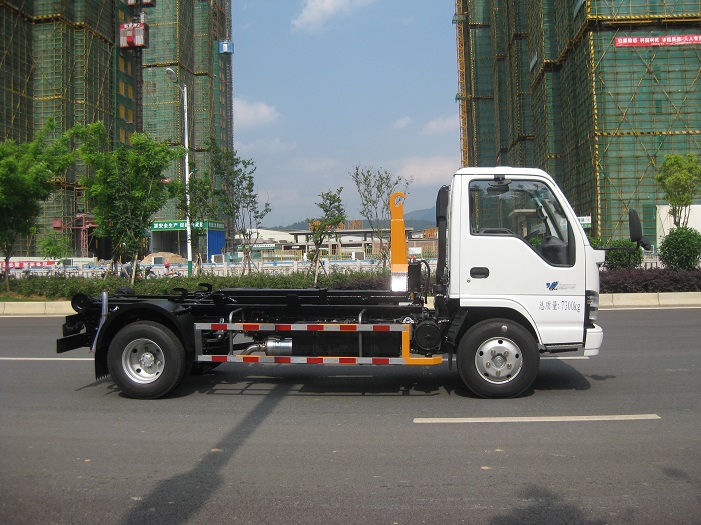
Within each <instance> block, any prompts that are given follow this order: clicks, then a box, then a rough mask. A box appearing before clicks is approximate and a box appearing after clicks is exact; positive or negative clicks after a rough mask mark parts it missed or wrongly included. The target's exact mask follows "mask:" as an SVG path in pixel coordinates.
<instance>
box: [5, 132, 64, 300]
mask: <svg viewBox="0 0 701 525" xmlns="http://www.w3.org/2000/svg"><path fill="white" fill-rule="evenodd" d="M54 132H55V125H54V122H53V120H48V121H47V123H46V125H45V126H44V128H43V129H42V130H41V131H39V132H38V133H37V135H36V137H35V138H34V140H32V141H31V142H27V143H24V144H17V143H16V142H14V141H6V142H3V143H0V251H1V252H2V254H3V256H4V258H5V290H6V291H8V292H9V291H10V272H9V266H10V258H11V257H12V254H13V252H14V249H15V243H16V242H17V240H18V238H19V237H20V236H21V235H29V234H30V233H32V231H34V230H36V228H37V219H38V217H39V215H40V213H41V203H42V202H44V201H45V200H46V199H48V198H49V196H50V195H51V192H52V191H53V189H54V184H53V183H52V179H53V178H54V177H56V176H58V175H60V174H61V173H63V172H64V171H65V170H66V169H68V167H69V166H70V165H71V164H72V163H73V162H74V161H75V156H74V153H73V151H72V150H71V148H70V144H71V132H70V131H67V132H65V133H63V134H61V135H60V136H58V137H57V138H55V139H54V140H53V142H51V143H49V140H48V139H49V135H50V134H53V133H54Z"/></svg>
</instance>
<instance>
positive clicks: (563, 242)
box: [470, 180, 574, 265]
mask: <svg viewBox="0 0 701 525" xmlns="http://www.w3.org/2000/svg"><path fill="white" fill-rule="evenodd" d="M470 233H471V234H473V235H513V236H516V237H519V238H521V239H522V240H524V241H525V242H527V243H528V244H529V246H531V248H533V250H534V251H536V253H538V254H539V255H540V256H541V257H543V258H544V259H546V260H547V261H548V262H549V263H551V264H553V265H572V264H574V250H573V249H571V247H570V243H571V235H570V224H569V221H568V220H567V216H566V215H565V212H564V210H563V209H562V206H561V205H560V202H559V201H558V200H557V198H556V197H555V195H554V194H553V192H552V191H551V189H550V188H549V187H548V186H547V185H546V184H544V183H542V182H538V181H527V180H510V181H508V180H505V181H501V182H497V181H494V180H479V181H472V182H470Z"/></svg>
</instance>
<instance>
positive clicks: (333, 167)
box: [290, 157, 342, 179]
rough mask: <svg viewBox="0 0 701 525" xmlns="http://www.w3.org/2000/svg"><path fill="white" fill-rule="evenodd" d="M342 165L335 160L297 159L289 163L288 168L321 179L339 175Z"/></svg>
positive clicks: (320, 158)
mask: <svg viewBox="0 0 701 525" xmlns="http://www.w3.org/2000/svg"><path fill="white" fill-rule="evenodd" d="M341 166H342V163H341V162H340V161H339V160H337V159H332V158H327V157H317V158H311V157H310V158H299V159H295V160H293V161H291V162H290V167H291V168H292V169H293V170H294V171H298V172H300V173H303V174H311V175H315V176H317V177H320V178H321V179H324V178H327V177H330V176H335V175H336V174H337V173H339V169H340V167H341Z"/></svg>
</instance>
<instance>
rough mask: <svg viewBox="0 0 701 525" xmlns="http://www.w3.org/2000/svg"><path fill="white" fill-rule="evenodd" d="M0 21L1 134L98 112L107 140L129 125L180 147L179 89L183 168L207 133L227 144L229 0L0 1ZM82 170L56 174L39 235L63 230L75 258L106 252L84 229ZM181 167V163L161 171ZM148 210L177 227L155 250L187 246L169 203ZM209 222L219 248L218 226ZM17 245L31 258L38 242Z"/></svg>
mask: <svg viewBox="0 0 701 525" xmlns="http://www.w3.org/2000/svg"><path fill="white" fill-rule="evenodd" d="M0 27H1V29H2V41H1V42H0V140H8V139H11V140H14V141H17V142H27V141H30V140H32V139H33V137H34V133H35V132H36V131H37V130H39V129H41V128H42V127H43V126H44V124H45V123H46V121H47V119H49V118H53V119H54V120H55V122H56V124H57V128H58V129H57V131H58V132H62V131H65V130H67V129H70V128H71V127H72V126H73V125H75V124H84V125H87V124H91V123H93V122H96V121H102V122H103V123H104V124H105V127H106V128H107V131H108V133H109V136H110V137H112V142H113V146H114V147H118V146H120V145H128V144H129V143H130V141H131V136H132V134H133V133H134V132H135V131H146V132H148V133H150V134H151V136H152V137H153V138H154V139H156V140H159V141H165V142H168V143H170V144H173V145H184V144H185V130H184V122H185V118H184V116H185V115H184V102H185V99H184V97H183V96H182V93H183V89H184V88H186V89H187V93H188V100H189V104H188V110H187V115H188V117H189V118H188V131H189V133H188V138H189V141H188V142H189V144H188V146H189V148H188V150H189V158H190V159H191V165H192V166H193V167H197V168H198V169H199V171H200V172H203V171H207V168H208V166H207V163H208V157H207V152H206V148H207V144H208V142H209V141H210V140H214V141H215V143H216V144H217V145H218V146H219V147H221V148H224V149H229V148H232V147H233V117H232V64H231V62H232V51H233V50H232V45H231V36H230V35H231V0H208V1H206V2H205V1H196V0H0ZM167 68H169V69H171V70H173V71H174V72H175V80H176V84H174V83H173V82H171V80H170V79H169V78H168V76H167V75H166V69H167ZM81 169H82V168H81V166H77V167H75V168H74V169H73V170H72V171H70V172H68V173H66V174H65V176H62V177H61V179H60V180H56V181H55V182H56V185H57V191H56V192H55V193H54V194H53V196H52V197H51V199H50V200H49V201H47V202H46V204H45V206H44V213H43V216H42V217H41V218H40V228H39V232H38V235H46V234H49V233H51V232H63V233H70V234H71V236H72V238H73V240H74V248H75V254H76V255H77V256H82V257H87V256H90V257H94V256H97V257H101V258H105V257H108V256H109V255H110V253H109V252H110V248H109V246H107V245H105V244H104V243H103V244H101V240H100V239H96V238H94V236H93V235H92V232H93V230H94V228H95V226H96V225H95V224H94V221H93V220H92V217H91V215H90V210H89V208H88V206H87V203H86V202H85V198H84V195H83V191H82V188H81V187H80V185H79V184H78V180H79V177H80V170H81ZM190 171H192V169H191V170H190ZM184 173H185V172H184V162H183V161H181V162H180V163H179V164H178V165H174V166H172V168H171V173H169V174H168V175H169V176H171V177H172V178H175V177H179V178H181V179H182V178H183V177H184ZM157 219H159V223H158V224H159V225H162V224H172V225H174V226H173V228H163V229H161V230H159V231H158V232H157V233H154V234H153V235H152V241H151V244H152V247H153V245H154V244H158V249H160V250H167V251H176V252H177V251H180V252H184V251H185V234H184V229H185V228H184V226H183V227H182V232H181V231H180V226H181V224H182V221H181V220H182V219H183V217H181V216H180V215H179V212H178V211H177V208H176V206H175V205H174V204H172V205H170V206H168V207H166V208H165V209H164V210H162V211H161V213H160V215H159V216H158V217H157ZM211 224H212V227H211V230H212V232H211V233H212V235H211V237H212V238H211V239H209V241H210V242H211V243H213V244H214V245H217V246H213V250H214V252H216V253H219V250H220V247H219V244H221V245H223V237H224V231H223V226H222V224H221V222H220V221H211ZM208 233H209V231H208ZM18 248H19V250H18V253H17V254H18V255H26V256H32V255H37V253H36V239H24V240H23V242H22V245H21V246H19V247H18Z"/></svg>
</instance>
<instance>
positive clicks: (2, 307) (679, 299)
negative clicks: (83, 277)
mask: <svg viewBox="0 0 701 525" xmlns="http://www.w3.org/2000/svg"><path fill="white" fill-rule="evenodd" d="M689 306H698V307H701V292H684V293H682V292H672V293H619V294H601V296H600V297H599V308H600V309H602V310H608V309H615V308H659V307H664V308H670V307H689ZM73 313H75V312H73V308H71V303H70V301H35V302H26V303H25V302H10V303H2V302H0V316H11V315H24V316H37V315H69V314H73Z"/></svg>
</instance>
